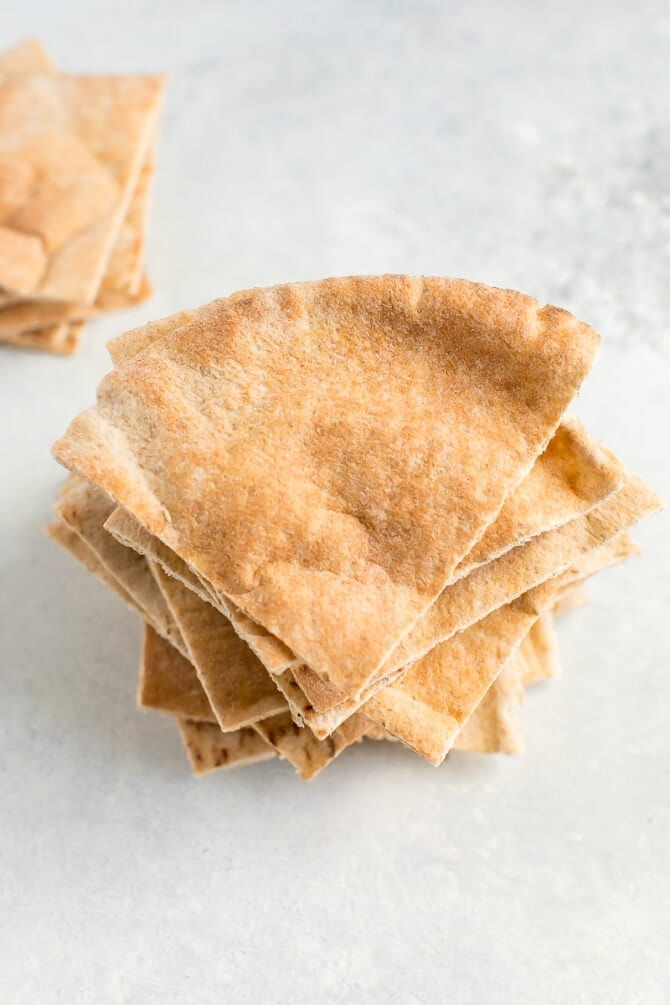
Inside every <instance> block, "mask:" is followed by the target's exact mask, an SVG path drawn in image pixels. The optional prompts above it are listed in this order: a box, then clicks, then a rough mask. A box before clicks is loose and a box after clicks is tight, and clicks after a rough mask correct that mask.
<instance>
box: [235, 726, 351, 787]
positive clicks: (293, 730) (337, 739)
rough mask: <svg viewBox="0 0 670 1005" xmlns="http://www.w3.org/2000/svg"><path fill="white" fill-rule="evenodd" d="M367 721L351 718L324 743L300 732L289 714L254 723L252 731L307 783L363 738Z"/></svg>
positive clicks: (306, 732)
mask: <svg viewBox="0 0 670 1005" xmlns="http://www.w3.org/2000/svg"><path fill="white" fill-rule="evenodd" d="M368 725H369V724H368V722H367V720H366V719H365V717H364V716H362V715H353V716H351V718H350V719H347V721H346V722H343V723H342V725H341V726H339V727H338V729H336V730H335V731H334V733H333V734H332V735H331V736H329V737H327V739H325V740H317V739H316V738H315V737H314V735H313V734H312V732H311V730H309V729H301V728H300V727H299V726H297V725H296V723H295V722H294V721H293V719H292V718H291V714H290V712H282V713H280V714H279V715H273V716H272V717H271V718H269V719H263V721H262V722H256V723H254V729H256V730H257V731H258V733H259V734H260V735H261V736H262V737H263V739H264V740H265V741H266V742H267V743H269V744H270V746H271V747H273V748H274V750H276V752H277V753H278V754H279V756H280V757H284V758H285V759H286V760H287V761H288V762H289V764H292V765H293V767H294V768H295V769H296V771H297V772H298V774H299V776H300V777H301V778H302V779H303V781H305V782H309V781H311V780H312V779H313V778H315V777H316V776H317V775H318V774H319V772H320V771H323V769H324V768H325V767H327V766H328V765H329V764H331V763H332V762H333V761H334V760H335V758H336V757H339V755H340V754H341V753H342V751H343V750H346V748H347V747H350V746H351V744H352V743H357V742H358V741H359V740H361V739H362V738H363V736H364V735H365V732H366V730H367V728H368Z"/></svg>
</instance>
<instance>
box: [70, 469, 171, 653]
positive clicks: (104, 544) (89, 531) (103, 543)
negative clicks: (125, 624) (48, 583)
mask: <svg viewBox="0 0 670 1005" xmlns="http://www.w3.org/2000/svg"><path fill="white" fill-rule="evenodd" d="M113 508H114V503H113V502H112V500H111V499H110V498H109V496H106V495H105V493H104V492H102V491H101V490H100V489H98V488H96V487H95V486H94V485H91V484H90V482H80V483H78V484H75V485H73V486H72V487H71V488H69V490H67V491H66V492H65V493H64V494H63V495H61V497H60V499H59V500H58V502H57V504H56V513H57V514H58V516H59V517H60V518H61V520H63V521H64V522H65V523H66V524H67V526H68V527H70V529H71V530H73V531H74V532H75V533H76V534H78V535H79V537H81V538H82V540H83V541H85V542H86V544H87V545H88V546H89V547H90V548H91V549H92V550H93V551H94V552H95V554H96V555H97V557H98V559H99V560H100V562H101V563H102V564H103V565H104V567H105V568H106V569H107V571H108V572H109V574H110V575H112V576H114V578H115V579H116V581H117V582H118V583H120V584H121V586H122V587H123V589H124V590H125V592H126V593H129V594H130V596H131V597H132V598H133V599H134V601H135V603H136V606H137V609H138V610H139V611H140V612H142V613H143V615H144V616H145V617H146V618H148V620H149V621H150V622H151V624H152V625H153V626H154V627H155V628H156V630H157V631H158V632H159V633H160V634H161V635H162V636H163V637H164V638H166V639H168V640H170V641H172V642H173V644H175V645H176V646H177V648H179V649H180V650H181V651H182V652H184V651H185V650H184V642H183V639H182V638H181V636H180V633H179V630H178V626H177V624H176V622H175V621H174V618H173V617H172V615H171V613H170V610H169V608H168V605H167V604H166V602H165V600H164V598H163V596H162V594H161V592H160V590H159V589H158V588H157V587H156V583H155V582H154V577H153V576H152V574H151V571H150V569H149V566H148V564H147V561H146V559H144V558H143V557H142V556H140V555H138V554H137V553H136V552H134V551H131V550H130V549H129V548H124V547H123V545H121V544H119V543H118V541H116V540H114V538H113V537H112V536H111V535H110V534H108V533H107V532H106V531H105V530H103V524H104V522H105V520H106V518H107V516H108V515H109V513H110V512H111V511H112V509H113Z"/></svg>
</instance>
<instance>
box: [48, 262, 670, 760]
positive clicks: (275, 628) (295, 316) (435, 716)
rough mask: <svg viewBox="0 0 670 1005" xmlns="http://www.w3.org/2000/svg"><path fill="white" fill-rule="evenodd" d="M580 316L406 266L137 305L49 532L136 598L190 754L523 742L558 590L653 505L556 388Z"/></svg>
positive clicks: (147, 652)
mask: <svg viewBox="0 0 670 1005" xmlns="http://www.w3.org/2000/svg"><path fill="white" fill-rule="evenodd" d="M598 343H599V338H598V336H597V335H596V334H595V332H594V331H593V330H592V329H591V328H589V327H588V326H587V325H585V324H583V323H581V322H579V321H577V320H576V319H575V318H574V317H573V316H572V315H571V314H569V313H567V312H566V311H563V310H559V309H557V308H555V307H548V306H542V305H540V304H539V303H538V302H537V301H536V300H534V299H532V298H531V297H529V296H525V295H523V294H521V293H515V292H512V291H508V290H499V289H492V288H489V287H485V286H481V285H477V284H474V283H470V282H466V281H463V280H450V279H440V278H437V279H431V278H412V277H408V276H381V277H360V278H346V279H328V280H325V281H322V282H314V283H301V284H295V285H286V286H278V287H274V288H269V289H255V290H250V291H246V292H242V293H237V294H235V295H233V296H231V297H229V298H227V299H221V300H217V301H215V302H213V303H211V304H208V305H207V306H205V307H202V308H200V309H199V310H196V311H193V312H183V313H181V314H178V315H175V316H173V317H170V318H167V319H165V320H162V321H158V322H155V323H153V324H148V325H146V326H145V327H143V328H139V329H136V330H134V331H130V332H126V333H125V334H123V335H121V336H120V337H118V338H117V339H115V340H113V341H112V342H111V343H110V352H111V356H112V360H113V363H114V366H115V369H114V370H113V371H112V372H111V373H109V374H108V375H107V376H106V377H105V378H104V380H103V381H102V383H101V384H100V386H99V388H98V394H97V405H96V407H95V408H92V409H90V410H88V411H85V412H83V413H82V414H80V415H79V416H78V417H77V418H75V419H74V421H73V422H72V424H71V425H70V427H69V429H68V431H67V433H66V434H65V436H63V438H62V439H60V440H58V442H57V443H56V444H55V447H54V453H55V456H56V458H57V459H58V460H59V461H60V462H61V463H62V464H63V465H64V466H65V467H66V468H68V469H69V470H70V472H71V475H70V478H69V480H68V482H67V483H66V486H65V488H64V490H63V493H62V495H61V497H60V499H59V500H58V503H57V507H56V510H57V519H56V521H55V522H54V523H53V524H52V525H51V526H50V528H49V533H50V534H51V536H52V537H53V538H54V539H55V540H56V541H58V542H59V543H60V544H62V545H63V546H64V547H65V548H67V549H68V550H69V551H70V552H71V553H72V554H73V555H74V556H75V557H76V558H78V559H80V560H81V562H82V563H83V564H84V565H85V566H86V567H87V568H88V569H89V570H90V571H91V572H92V573H93V574H94V575H96V576H98V577H99V578H100V579H101V580H102V581H103V582H104V583H106V585H107V586H109V588H110V589H111V590H112V591H113V592H115V593H116V594H117V595H118V596H120V597H121V598H122V599H123V600H124V601H125V602H126V603H127V604H128V605H129V606H130V607H132V608H133V609H134V610H136V611H137V612H138V613H139V615H140V617H141V618H142V620H143V622H144V624H145V630H144V631H145V634H144V645H143V650H142V658H141V676H140V685H139V703H140V705H141V706H142V707H144V708H151V709H158V710H161V711H163V712H166V713H168V714H170V715H172V716H174V717H175V718H176V719H177V722H178V726H179V729H180V732H181V735H182V738H183V741H184V744H185V746H186V749H187V751H188V754H189V757H190V759H191V762H192V765H193V768H194V770H195V771H196V773H202V772H206V771H209V770H212V769H214V768H219V767H227V766H231V765H234V764H238V765H239V764H244V763H249V762H252V761H256V760H259V759H263V758H268V757H274V756H278V757H280V758H284V759H286V760H287V761H289V762H290V763H291V764H292V765H293V766H294V767H295V768H296V769H297V771H298V773H299V774H300V776H301V777H302V778H305V779H309V778H312V777H313V776H314V775H316V774H317V773H318V772H319V771H320V770H321V769H322V768H324V767H325V766H326V765H327V764H329V763H330V762H331V761H332V760H333V759H334V758H336V757H337V756H338V755H339V754H340V753H341V752H342V751H343V750H344V749H345V748H346V747H348V746H350V745H351V744H353V743H354V742H356V741H358V740H360V739H361V738H363V737H369V738H371V739H377V740H379V739H382V740H399V741H401V742H402V743H403V744H405V745H406V746H408V747H409V748H411V749H412V750H413V751H415V752H416V753H417V754H419V755H420V756H421V757H423V758H425V759H426V760H427V761H429V762H431V763H433V764H439V763H441V761H443V759H444V758H445V756H446V755H447V753H448V752H449V750H451V749H452V748H453V747H456V748H461V749H466V750H475V751H484V752H487V751H497V750H502V751H510V752H512V751H516V750H518V749H520V746H521V738H520V732H519V728H518V725H517V723H516V719H515V715H514V711H515V706H516V705H517V704H518V703H519V701H520V700H521V699H522V696H523V689H524V684H526V683H529V682H530V681H533V680H537V679H538V678H541V677H546V676H552V675H554V674H555V673H556V647H555V639H554V632H553V616H554V614H555V613H556V612H558V611H560V610H565V609H568V608H569V607H571V606H574V605H575V604H577V603H580V602H581V600H582V597H583V595H582V593H581V584H582V583H583V581H584V580H585V579H587V578H588V577H589V576H591V575H593V574H594V573H595V572H597V571H598V570H600V569H603V568H605V567H606V566H609V565H612V564H613V563H615V562H618V561H621V560H622V559H625V558H627V557H628V556H629V555H631V554H633V553H635V551H636V548H635V545H634V544H633V542H632V541H631V539H630V538H629V537H628V535H627V530H628V529H629V528H630V527H631V526H632V525H633V524H635V523H636V522H637V521H638V520H639V519H641V518H642V517H644V516H646V515H648V514H650V513H652V512H653V511H655V510H656V509H657V508H658V507H659V501H658V499H657V497H656V496H655V495H654V493H653V492H652V491H651V490H650V489H649V488H647V487H646V486H645V485H644V483H643V482H642V481H641V480H640V479H639V478H637V477H636V476H634V475H632V474H629V473H628V472H627V471H626V470H624V468H623V466H622V465H621V463H620V462H619V461H618V460H617V458H616V457H615V456H614V455H613V454H612V453H611V451H610V450H608V449H607V448H606V447H604V446H602V445H601V444H599V443H596V442H594V441H593V440H592V439H591V438H590V437H589V435H588V433H587V432H586V430H585V429H584V428H583V426H582V425H581V423H580V422H579V421H577V420H576V419H575V418H566V417H565V415H564V413H565V412H566V409H567V408H568V406H569V405H570V403H571V402H572V400H573V399H574V397H575V395H576V394H577V392H578V390H579V387H580V385H581V383H582V381H583V380H584V378H585V376H586V375H587V373H588V372H589V370H590V369H591V366H592V365H593V362H594V359H595V356H596V351H597V348H598Z"/></svg>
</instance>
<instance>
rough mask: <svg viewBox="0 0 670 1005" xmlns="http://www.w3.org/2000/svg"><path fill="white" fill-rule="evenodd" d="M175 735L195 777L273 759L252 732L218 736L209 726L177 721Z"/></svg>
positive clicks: (253, 731) (216, 727)
mask: <svg viewBox="0 0 670 1005" xmlns="http://www.w3.org/2000/svg"><path fill="white" fill-rule="evenodd" d="M179 732H180V735H181V738H182V742H183V744H184V747H185V749H186V753H187V754H188V758H189V761H190V762H191V767H192V768H193V773H194V774H195V775H206V774H207V773H208V772H210V771H216V770H217V769H219V768H241V767H244V765H247V764H255V763H256V762H257V761H267V760H270V759H271V758H273V757H275V756H276V754H275V752H274V750H273V749H272V747H270V746H269V745H268V744H267V743H266V742H265V740H264V739H263V738H262V737H261V736H260V735H259V734H258V733H257V732H256V730H254V729H248V728H247V729H238V730H235V732H233V733H222V732H221V730H220V729H219V727H218V726H216V725H212V724H211V723H209V722H197V721H193V720H191V719H181V720H180V721H179Z"/></svg>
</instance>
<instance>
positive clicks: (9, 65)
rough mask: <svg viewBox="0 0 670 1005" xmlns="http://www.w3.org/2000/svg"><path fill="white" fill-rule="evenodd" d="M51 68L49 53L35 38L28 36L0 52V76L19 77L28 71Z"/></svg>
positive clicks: (40, 70) (33, 71) (34, 71)
mask: <svg viewBox="0 0 670 1005" xmlns="http://www.w3.org/2000/svg"><path fill="white" fill-rule="evenodd" d="M51 69H53V64H52V62H51V59H50V58H49V54H48V52H47V51H46V49H45V48H44V46H43V45H42V43H41V42H39V41H38V40H37V39H36V38H28V39H25V40H24V41H23V42H19V43H18V44H17V45H14V46H12V48H11V49H7V50H6V51H5V52H2V53H0V76H3V75H7V76H10V77H19V76H23V75H24V74H28V73H48V72H49V70H51Z"/></svg>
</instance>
